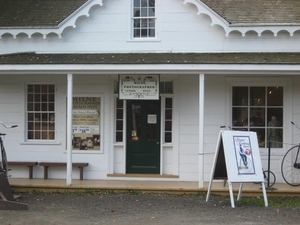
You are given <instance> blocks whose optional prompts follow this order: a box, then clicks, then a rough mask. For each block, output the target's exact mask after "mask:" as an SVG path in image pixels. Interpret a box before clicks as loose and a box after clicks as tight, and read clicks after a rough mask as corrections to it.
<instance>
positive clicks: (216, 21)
mask: <svg viewBox="0 0 300 225" xmlns="http://www.w3.org/2000/svg"><path fill="white" fill-rule="evenodd" d="M183 3H184V4H188V3H190V4H193V5H195V6H196V7H197V10H198V12H197V15H201V14H204V15H207V16H209V17H210V19H211V26H215V25H219V26H221V27H222V28H223V29H224V32H225V36H226V37H228V36H229V34H230V33H232V32H239V33H241V34H242V36H243V37H245V36H246V34H247V33H248V32H253V31H254V32H256V33H257V35H258V36H259V37H260V36H261V35H262V33H263V32H267V31H268V32H272V33H273V35H274V37H276V36H277V34H278V33H279V32H281V31H285V32H288V33H289V34H290V36H293V35H294V33H295V32H297V31H300V24H295V23H293V24H287V23H235V24H232V23H231V22H230V21H227V20H226V19H224V18H223V17H221V16H220V15H219V14H218V13H216V12H215V11H214V10H212V9H211V8H210V7H208V6H207V5H206V4H204V3H203V2H202V1H199V0H184V1H183ZM249 4H251V3H249Z"/></svg>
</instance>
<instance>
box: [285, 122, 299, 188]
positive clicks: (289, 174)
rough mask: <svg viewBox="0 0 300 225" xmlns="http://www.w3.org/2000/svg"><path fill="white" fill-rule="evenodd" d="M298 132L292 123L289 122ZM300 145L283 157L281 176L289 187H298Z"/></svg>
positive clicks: (292, 148)
mask: <svg viewBox="0 0 300 225" xmlns="http://www.w3.org/2000/svg"><path fill="white" fill-rule="evenodd" d="M291 123H292V124H293V125H294V126H295V127H297V128H298V129H299V130H300V127H299V126H297V125H296V124H295V123H294V122H293V121H292V122H291ZM299 153H300V144H299V145H295V146H293V147H291V148H290V149H289V150H288V151H287V152H286V153H285V155H284V157H283V159H282V163H281V174H282V177H283V179H284V180H285V182H286V183H287V184H289V185H291V186H299V185H300V154H299Z"/></svg>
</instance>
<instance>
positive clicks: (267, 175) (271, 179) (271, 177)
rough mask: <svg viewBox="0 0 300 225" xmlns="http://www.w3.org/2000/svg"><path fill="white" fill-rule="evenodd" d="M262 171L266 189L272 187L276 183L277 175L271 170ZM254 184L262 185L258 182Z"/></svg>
mask: <svg viewBox="0 0 300 225" xmlns="http://www.w3.org/2000/svg"><path fill="white" fill-rule="evenodd" d="M262 171H263V175H264V183H265V186H266V188H268V187H272V186H273V185H274V184H275V182H276V176H275V174H274V173H273V172H272V171H270V170H264V169H263V170H262ZM254 183H255V184H261V183H258V182H254Z"/></svg>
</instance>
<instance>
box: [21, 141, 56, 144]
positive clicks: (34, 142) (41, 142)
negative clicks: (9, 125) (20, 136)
mask: <svg viewBox="0 0 300 225" xmlns="http://www.w3.org/2000/svg"><path fill="white" fill-rule="evenodd" d="M20 145H61V142H56V141H27V142H21V143H20Z"/></svg>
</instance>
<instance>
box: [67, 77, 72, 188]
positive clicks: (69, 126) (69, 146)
mask: <svg viewBox="0 0 300 225" xmlns="http://www.w3.org/2000/svg"><path fill="white" fill-rule="evenodd" d="M67 99H68V101H67V186H71V185H72V108H73V74H68V94H67Z"/></svg>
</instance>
